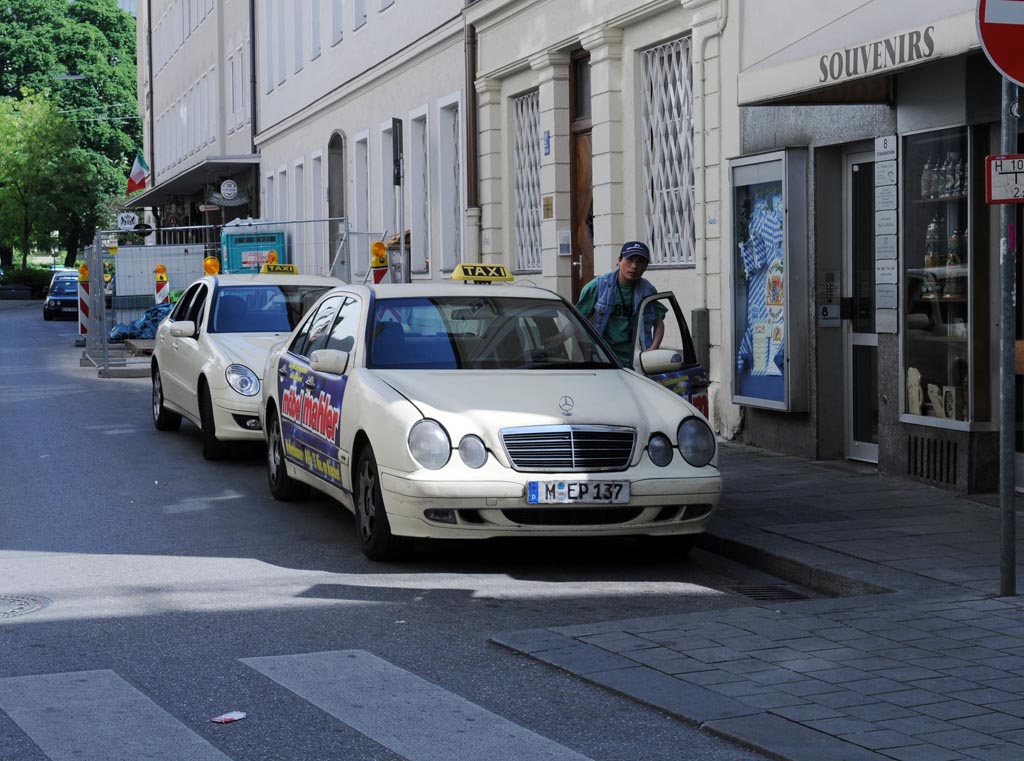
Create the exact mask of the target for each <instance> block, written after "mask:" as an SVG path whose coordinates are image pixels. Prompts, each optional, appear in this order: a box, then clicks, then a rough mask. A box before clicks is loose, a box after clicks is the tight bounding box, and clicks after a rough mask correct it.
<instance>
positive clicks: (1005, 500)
mask: <svg viewBox="0 0 1024 761" xmlns="http://www.w3.org/2000/svg"><path fill="white" fill-rule="evenodd" d="M1002 106H1003V107H1002V115H1003V119H1002V140H1001V144H1000V150H999V152H1000V153H1001V154H1003V155H1006V154H1011V153H1016V152H1017V85H1015V84H1013V83H1012V82H1010V80H1008V79H1006V78H1004V79H1003V103H1002ZM1016 214H1017V206H1016V205H1015V204H1003V205H1002V206H1000V207H999V223H1000V228H1001V230H1002V235H1001V237H1000V240H999V276H1000V281H1001V288H1000V304H999V305H1000V317H999V392H1000V400H999V511H1000V516H1001V526H1000V532H999V533H1000V543H1001V552H1000V563H999V569H1000V570H999V594H1000V595H1002V596H1003V597H1012V596H1014V595H1016V594H1017V525H1016V512H1015V504H1014V460H1015V459H1016V441H1015V439H1016V375H1015V368H1016V357H1017V354H1016V339H1017V335H1016V327H1017V320H1016V311H1017V310H1016V306H1017V305H1016V303H1015V302H1016V299H1015V295H1016V284H1017V250H1016V249H1017V230H1016V224H1015V219H1016Z"/></svg>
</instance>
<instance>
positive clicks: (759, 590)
mask: <svg viewBox="0 0 1024 761" xmlns="http://www.w3.org/2000/svg"><path fill="white" fill-rule="evenodd" d="M726 588H727V589H728V590H729V591H730V592H735V593H736V594H738V595H743V596H744V597H749V598H750V599H752V600H760V601H761V602H794V601H796V600H810V599H811V598H810V597H808V596H807V595H805V594H803V593H802V592H797V591H796V590H795V589H790V588H789V587H784V586H781V585H779V584H751V585H747V586H738V587H726Z"/></svg>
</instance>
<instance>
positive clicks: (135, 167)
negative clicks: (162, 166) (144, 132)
mask: <svg viewBox="0 0 1024 761" xmlns="http://www.w3.org/2000/svg"><path fill="white" fill-rule="evenodd" d="M147 177H149V164H147V163H146V160H145V159H144V158H142V154H141V153H140V152H139V151H136V152H135V163H134V164H132V171H131V174H129V175H128V192H129V193H134V192H135V191H136V190H142V189H143V188H145V187H146V178H147Z"/></svg>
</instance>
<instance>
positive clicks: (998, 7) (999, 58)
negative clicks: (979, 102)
mask: <svg viewBox="0 0 1024 761" xmlns="http://www.w3.org/2000/svg"><path fill="white" fill-rule="evenodd" d="M978 38H979V39H980V40H981V48H982V50H984V51H985V55H986V56H988V60H989V61H991V62H992V65H993V66H995V67H996V69H997V70H998V71H999V73H1000V74H1002V75H1003V76H1004V77H1006V78H1007V79H1009V80H1010V81H1012V82H1015V83H1016V84H1018V85H1021V86H1022V87H1024V46H1022V45H1021V40H1022V39H1024V0H978Z"/></svg>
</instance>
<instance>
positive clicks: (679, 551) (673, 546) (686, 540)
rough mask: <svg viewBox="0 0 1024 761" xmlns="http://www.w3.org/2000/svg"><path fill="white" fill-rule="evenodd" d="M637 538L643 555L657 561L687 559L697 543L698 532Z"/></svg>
mask: <svg viewBox="0 0 1024 761" xmlns="http://www.w3.org/2000/svg"><path fill="white" fill-rule="evenodd" d="M636 539H637V545H638V549H639V551H640V553H641V555H642V556H643V557H646V558H650V559H651V560H655V561H666V560H686V558H687V556H688V555H689V554H690V550H692V549H693V547H694V545H695V544H696V543H697V535H696V534H673V535H671V536H638V537H637V538H636Z"/></svg>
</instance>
